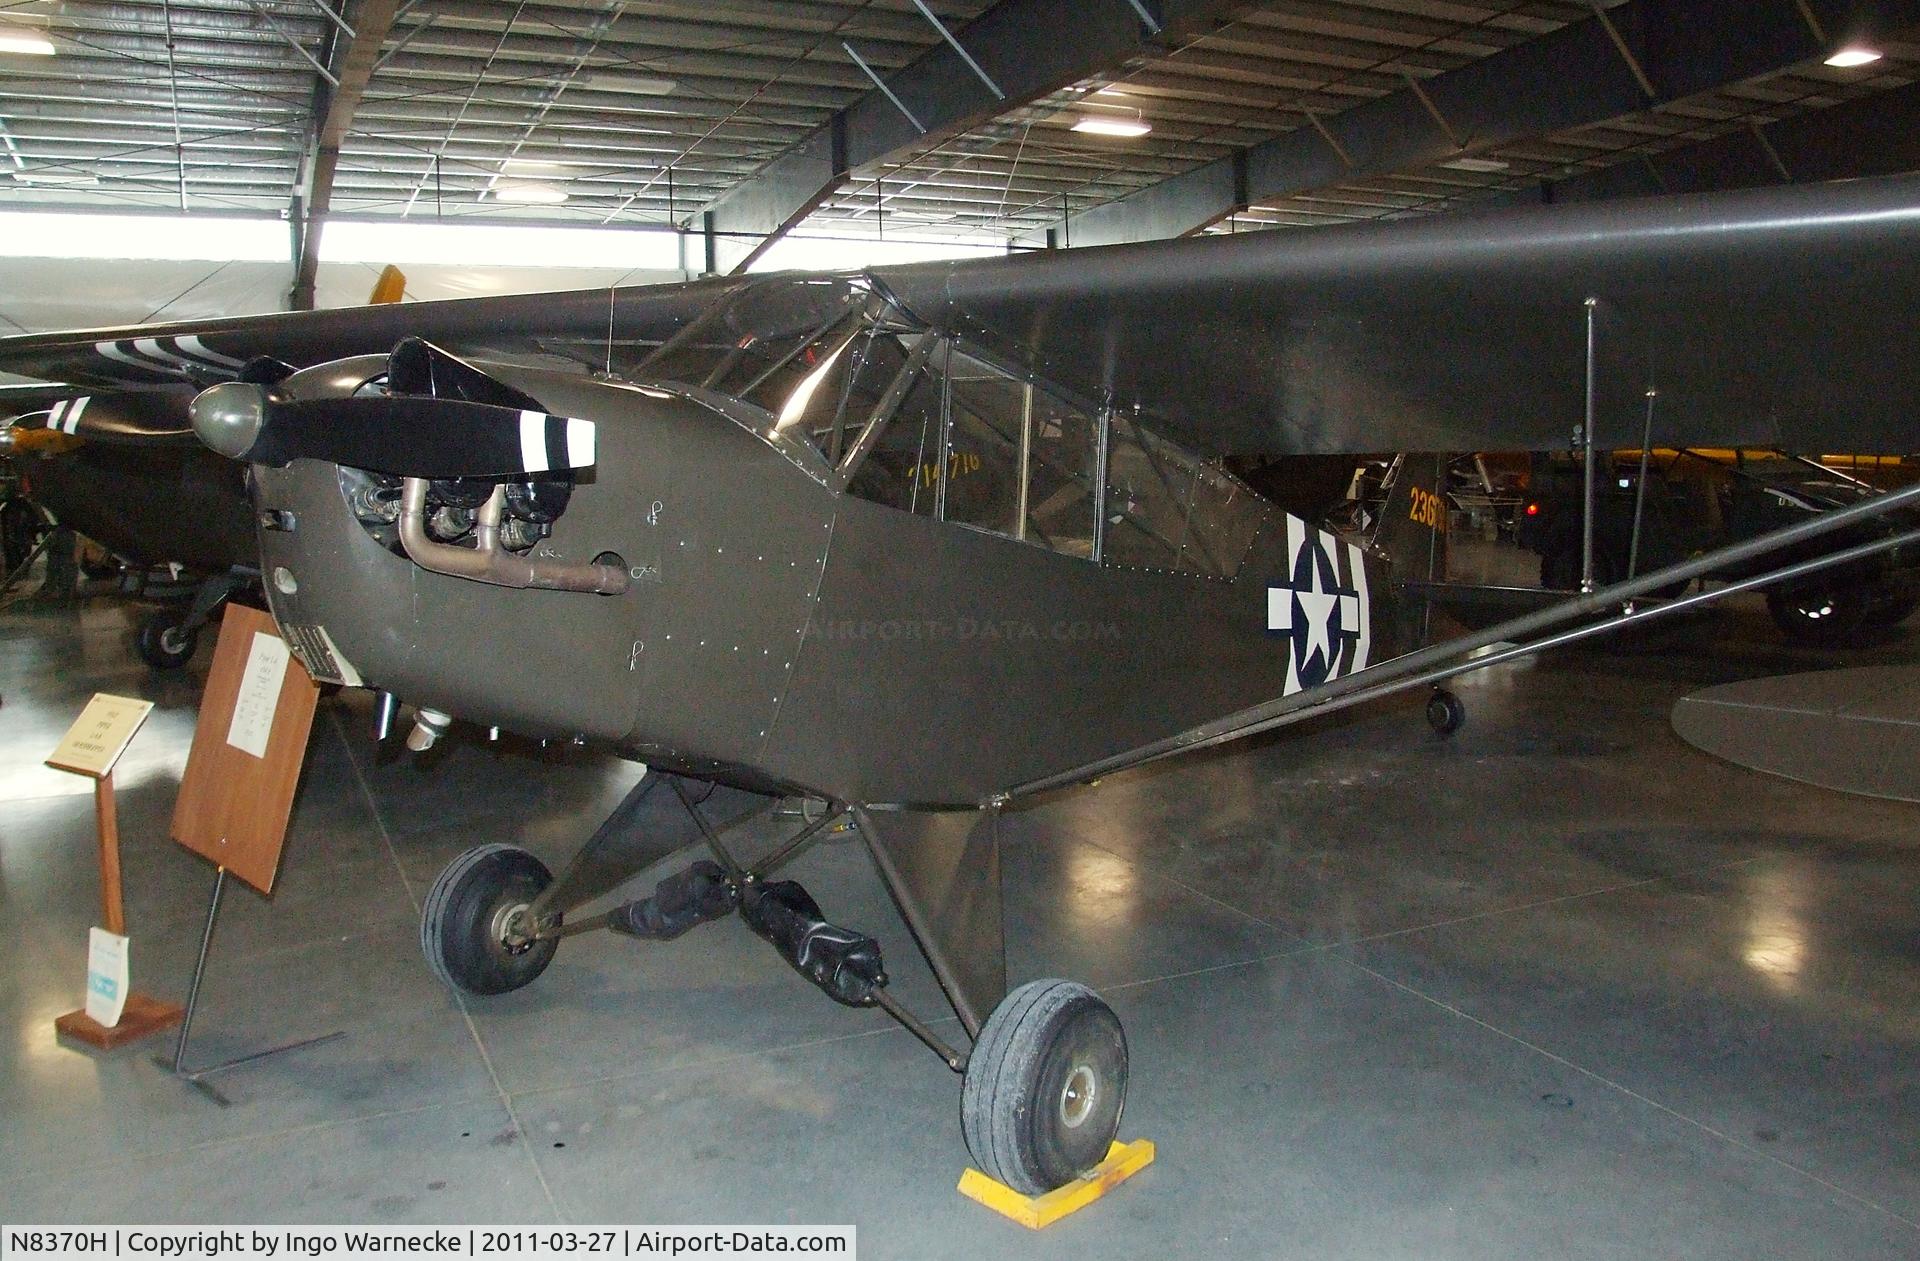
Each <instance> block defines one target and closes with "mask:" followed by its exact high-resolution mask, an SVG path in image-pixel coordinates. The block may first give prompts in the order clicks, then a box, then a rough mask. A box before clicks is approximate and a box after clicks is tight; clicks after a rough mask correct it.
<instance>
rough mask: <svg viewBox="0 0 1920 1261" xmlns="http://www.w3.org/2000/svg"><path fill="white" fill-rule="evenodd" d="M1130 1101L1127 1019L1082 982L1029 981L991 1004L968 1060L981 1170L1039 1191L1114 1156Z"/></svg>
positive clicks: (963, 1122) (968, 1117) (966, 1103)
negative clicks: (1109, 1152) (1110, 1149)
mask: <svg viewBox="0 0 1920 1261" xmlns="http://www.w3.org/2000/svg"><path fill="white" fill-rule="evenodd" d="M1126 1101H1127V1038H1126V1034H1125V1033H1123V1032H1122V1031H1121V1029H1120V1018H1119V1017H1118V1016H1115V1015H1114V1014H1113V1009H1112V1008H1110V1007H1108V1006H1107V1005H1106V1004H1105V1003H1104V1002H1102V1001H1100V997H1099V995H1097V994H1095V993H1094V992H1093V991H1092V990H1090V989H1088V988H1087V987H1086V986H1084V985H1081V984H1078V983H1076V982H1074V981H1061V980H1045V981H1031V982H1028V983H1027V984H1025V985H1022V986H1021V987H1020V988H1019V989H1017V990H1015V991H1013V993H1011V994H1009V995H1007V996H1006V998H1004V999H1002V1000H1001V1002H1000V1005H999V1006H998V1007H996V1008H994V1009H993V1014H992V1015H991V1016H989V1017H988V1018H987V1023H986V1025H985V1026H984V1027H983V1028H982V1029H981V1030H980V1037H979V1039H978V1040H977V1041H976V1042H975V1043H974V1045H973V1054H972V1055H971V1056H970V1057H969V1058H968V1060H967V1072H966V1080H965V1084H964V1085H963V1086H962V1088H961V1091H960V1128H961V1131H962V1133H964V1134H965V1135H966V1140H967V1150H968V1151H970V1152H972V1153H973V1159H974V1163H976V1164H977V1165H979V1167H980V1171H981V1172H982V1173H984V1174H986V1175H987V1176H988V1177H990V1178H995V1179H997V1180H999V1181H1000V1182H1003V1183H1005V1184H1006V1185H1007V1186H1010V1187H1012V1188H1013V1189H1014V1190H1016V1191H1019V1192H1021V1193H1022V1194H1025V1195H1040V1194H1043V1193H1044V1192H1047V1191H1051V1190H1053V1189H1054V1188H1055V1187H1058V1186H1062V1185H1064V1184H1066V1183H1068V1182H1071V1181H1072V1180H1073V1179H1075V1178H1077V1177H1079V1176H1080V1175H1081V1174H1084V1173H1086V1172H1087V1171H1088V1170H1090V1169H1092V1168H1093V1167H1094V1166H1096V1165H1098V1164H1099V1163H1100V1162H1101V1161H1103V1160H1105V1159H1106V1157H1107V1148H1108V1147H1109V1146H1111V1145H1112V1143H1113V1136H1114V1134H1115V1133H1117V1132H1118V1131H1119V1129H1120V1109H1121V1108H1122V1107H1123V1106H1124V1105H1125V1103H1126Z"/></svg>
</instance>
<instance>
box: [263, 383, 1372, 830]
mask: <svg viewBox="0 0 1920 1261" xmlns="http://www.w3.org/2000/svg"><path fill="white" fill-rule="evenodd" d="M383 367H384V361H382V360H380V359H371V358H370V359H363V360H358V361H348V362H346V363H343V364H338V365H328V366H326V367H324V368H321V369H315V370H312V371H310V372H308V373H303V374H300V375H298V376H295V377H293V378H291V379H290V380H288V381H287V382H284V383H283V387H282V388H284V389H286V390H287V391H289V392H290V393H292V394H294V395H297V396H300V395H302V392H303V391H305V392H307V394H306V395H305V396H313V395H314V394H315V393H317V394H318V396H321V397H327V396H333V397H346V396H349V395H350V394H351V393H352V392H354V390H355V389H358V388H365V387H364V386H363V385H361V384H360V383H362V382H365V381H368V380H372V379H374V378H375V377H376V375H377V374H378V373H379V372H380V371H381V370H382V369H383ZM490 370H491V371H497V372H499V373H500V375H501V377H502V378H503V379H504V380H507V381H510V382H511V383H512V385H513V386H514V387H516V388H518V389H520V390H523V391H525V392H527V393H528V394H530V395H532V396H534V397H537V398H538V400H539V401H540V403H541V404H542V405H543V406H544V407H545V408H547V409H548V410H549V411H550V412H554V413H556V414H563V415H568V416H575V417H583V418H586V419H589V420H592V421H593V422H595V424H596V426H597V429H598V458H597V462H596V464H595V466H594V467H593V469H592V470H590V471H589V472H588V473H586V474H585V475H583V476H580V477H578V478H576V479H575V482H574V484H573V487H572V494H571V499H570V501H569V503H568V505H567V507H566V509H565V511H564V512H563V513H562V514H561V515H560V516H559V517H558V519H557V520H555V521H554V522H553V523H552V524H551V527H550V532H549V533H548V534H547V536H546V537H545V538H543V539H541V540H540V541H539V543H538V544H537V545H536V546H534V547H532V548H531V549H530V551H529V554H530V555H531V556H533V557H535V558H538V559H540V560H543V561H549V562H553V563H556V564H583V563H587V562H591V561H596V560H598V561H601V562H603V563H618V564H619V565H621V566H623V567H624V568H625V569H626V570H627V572H628V574H629V575H630V577H631V582H630V584H629V585H628V587H627V589H626V590H625V591H623V592H621V593H620V594H617V595H611V596H607V595H597V594H590V593H581V592H560V591H546V590H528V589H512V588H508V587H503V586H496V585H490V584H488V583H484V582H479V581H474V580H472V579H469V578H462V577H455V576H451V575H449V574H443V573H436V572H431V571H430V570H429V569H427V568H424V567H422V566H421V565H420V564H416V563H415V562H414V561H413V560H412V559H410V558H409V556H408V555H407V554H405V553H404V551H403V549H402V548H400V547H399V546H397V545H395V544H394V543H393V542H392V540H391V538H390V537H388V536H386V535H383V534H382V532H381V530H380V529H379V528H378V527H377V526H375V527H373V528H370V527H369V525H368V522H367V520H365V519H363V518H364V517H365V514H364V512H357V511H356V508H355V506H354V503H353V502H350V496H349V490H350V489H351V488H352V487H353V486H354V485H355V477H356V475H355V474H354V473H352V472H351V471H343V469H342V468H341V467H340V466H339V465H336V464H332V463H329V462H325V461H322V460H314V459H297V460H294V461H293V462H292V463H290V464H289V465H288V466H286V467H285V468H277V469H276V468H269V467H264V466H255V467H254V468H253V470H252V474H251V485H252V488H253V494H254V500H255V506H256V508H257V509H258V510H259V511H258V513H257V516H258V518H259V519H260V520H261V521H262V522H263V523H265V524H263V526H262V528H261V530H260V538H259V541H260V549H261V558H262V563H263V566H264V572H265V574H266V575H267V583H266V586H267V593H268V598H269V601H270V602H271V605H272V608H273V611H274V613H275V616H276V617H277V618H278V620H279V621H280V623H281V625H282V627H283V628H284V629H285V630H286V631H287V633H288V636H289V639H290V641H291V642H293V643H294V644H295V645H296V647H297V648H298V647H301V646H303V645H304V646H306V647H307V648H308V649H309V651H308V652H305V653H303V655H304V656H306V658H307V660H308V663H309V665H310V666H313V667H315V668H316V672H318V673H320V674H322V675H323V676H325V677H333V678H336V679H339V680H341V681H345V682H349V683H364V684H366V685H368V686H374V687H378V688H381V689H384V690H388V691H391V692H394V693H396V694H397V695H399V696H401V697H402V698H403V699H405V700H407V701H409V702H412V703H415V704H418V705H422V706H428V707H431V708H433V709H436V710H440V711H443V712H446V713H449V714H452V715H454V716H456V717H458V718H461V719H465V720H468V721H472V722H475V723H479V724H482V725H497V726H501V727H506V728H508V729H512V730H517V731H520V732H523V733H526V734H531V735H539V736H562V737H564V736H572V735H582V736H585V737H587V738H589V739H592V740H595V741H600V742H605V743H608V744H611V745H612V746H614V747H615V748H617V749H619V750H620V751H621V752H622V753H624V754H626V755H628V756H631V757H635V758H638V759H641V760H644V761H647V762H649V763H651V764H655V765H659V766H662V767H666V768H670V769H674V770H678V771H682V772H686V773H691V774H695V775H704V776H709V777H713V778H719V779H726V780H729V781H731V782H736V783H741V784H744V785H748V786H755V787H761V788H782V789H796V790H803V791H807V792H812V793H818V794H822V795H826V796H830V797H833V798H836V799H840V800H846V801H863V802H874V803H879V802H887V803H895V802H897V803H913V804H956V805H957V804H973V803H977V802H978V801H980V800H982V799H984V798H986V797H988V796H990V795H992V794H993V793H994V792H996V791H998V790H1000V789H1002V788H1005V787H1007V786H1010V785H1012V784H1015V783H1019V782H1022V781H1025V780H1030V779H1034V778H1038V777H1040V776H1042V775H1045V774H1049V773H1052V772H1056V771H1060V770H1063V769H1067V768H1071V767H1073V766H1076V765H1080V764H1083V763H1085V762H1088V761H1091V760H1093V759H1096V758H1098V757H1101V756H1104V755H1107V754H1111V753H1115V752H1118V751H1122V750H1124V749H1127V748H1130V747H1133V746H1135V745H1138V744H1141V743H1144V742H1147V741H1149V740H1153V739H1156V738H1159V737H1163V736H1166V735H1168V734H1171V733H1174V732H1177V731H1180V730H1183V729H1185V728H1187V727H1189V726H1192V725H1194V724H1196V723H1199V722H1202V721H1205V720H1206V719H1208V718H1211V717H1214V716H1217V715H1220V714H1223V713H1227V712H1230V711H1232V710H1235V709H1237V708H1240V707H1242V706H1244V705H1247V704H1250V703H1253V702H1255V701H1258V700H1261V699H1264V698H1268V697H1272V696H1277V695H1281V694H1283V693H1285V692H1289V691H1293V690H1298V689H1299V688H1300V687H1303V686H1310V685H1312V684H1313V683H1314V682H1317V681H1319V680H1320V679H1322V678H1325V677H1330V676H1332V675H1337V674H1343V673H1349V672H1351V671H1353V670H1355V669H1358V668H1360V667H1361V666H1363V665H1364V664H1365V662H1366V661H1367V659H1368V655H1369V653H1371V654H1372V655H1373V657H1374V659H1379V657H1380V656H1381V655H1382V653H1383V650H1384V648H1385V647H1386V645H1385V644H1384V643H1382V642H1380V641H1381V638H1382V636H1387V637H1391V636H1390V632H1388V631H1387V630H1386V629H1385V628H1384V627H1382V626H1381V625H1380V624H1379V619H1377V618H1374V617H1372V616H1371V610H1370V597H1369V593H1370V592H1377V591H1379V590H1381V588H1382V584H1381V581H1380V577H1381V575H1380V574H1379V572H1378V571H1377V570H1376V571H1374V572H1371V573H1370V572H1369V569H1370V566H1371V561H1369V560H1368V559H1367V558H1365V557H1364V556H1363V553H1362V551H1361V549H1359V548H1357V547H1354V546H1352V545H1350V544H1347V543H1343V542H1341V541H1339V540H1336V539H1335V538H1334V537H1333V536H1331V535H1328V534H1324V533H1322V532H1319V531H1317V530H1314V529H1312V528H1310V527H1308V526H1306V525H1305V524H1304V523H1302V522H1300V521H1299V520H1298V519H1295V518H1289V517H1287V516H1286V515H1285V514H1283V513H1281V512H1279V511H1277V510H1275V509H1273V508H1272V507H1271V506H1270V505H1267V504H1265V503H1264V502H1263V501H1257V500H1256V499H1254V497H1253V496H1252V494H1251V492H1250V491H1247V490H1246V489H1245V488H1244V487H1240V486H1237V485H1235V484H1233V483H1232V482H1231V481H1230V480H1228V479H1225V478H1224V477H1216V476H1214V475H1213V474H1211V473H1209V474H1208V475H1207V476H1206V480H1205V485H1204V487H1197V483H1196V487H1190V491H1189V498H1190V500H1191V502H1190V503H1189V504H1188V505H1187V511H1186V518H1187V525H1186V526H1185V527H1183V528H1188V527H1192V528H1193V529H1194V531H1195V538H1196V540H1197V539H1198V538H1199V532H1198V528H1197V525H1196V519H1197V518H1199V517H1202V516H1205V517H1208V519H1209V521H1211V520H1212V518H1213V517H1218V516H1221V514H1220V513H1219V512H1217V511H1216V508H1217V506H1218V505H1217V504H1215V503H1214V501H1215V500H1218V501H1219V502H1220V503H1227V502H1229V501H1230V502H1231V503H1232V504H1233V506H1234V512H1233V514H1232V516H1233V520H1234V522H1236V523H1237V524H1236V527H1235V530H1234V531H1233V532H1231V533H1228V532H1223V533H1221V534H1219V536H1218V537H1215V538H1214V539H1213V540H1212V542H1213V547H1212V549H1211V554H1209V555H1207V556H1206V560H1205V563H1204V564H1202V563H1201V562H1200V561H1199V560H1197V559H1195V558H1193V557H1191V556H1189V555H1188V552H1187V550H1186V549H1187V545H1186V544H1181V545H1178V546H1177V547H1176V546H1175V545H1173V544H1171V543H1165V544H1163V546H1165V548H1166V551H1165V555H1164V557H1162V559H1163V560H1164V561H1165V562H1166V563H1163V564H1153V563H1145V560H1143V558H1142V556H1141V548H1140V547H1138V546H1133V547H1132V548H1131V552H1130V553H1129V547H1128V546H1127V545H1125V544H1124V540H1122V539H1121V538H1120V537H1118V532H1120V531H1123V530H1124V529H1126V528H1128V525H1127V517H1126V514H1127V513H1128V512H1129V511H1135V512H1145V511H1146V507H1145V506H1144V505H1143V504H1141V503H1139V502H1137V500H1138V499H1141V498H1145V497H1146V495H1145V492H1144V491H1143V490H1141V489H1139V488H1135V487H1129V486H1116V487H1115V488H1114V489H1113V490H1112V491H1111V493H1103V494H1101V495H1096V496H1094V497H1093V498H1095V499H1101V500H1105V501H1107V502H1106V503H1105V505H1104V507H1103V508H1102V511H1103V512H1106V513H1108V514H1109V515H1110V516H1111V517H1112V520H1110V521H1108V522H1107V523H1106V529H1105V534H1106V538H1105V540H1104V544H1105V546H1104V547H1102V548H1100V549H1099V550H1100V551H1102V552H1104V553H1105V554H1104V555H1102V556H1100V557H1099V558H1096V557H1095V556H1094V555H1080V554H1076V552H1077V551H1078V550H1079V548H1078V545H1077V544H1073V543H1071V542H1069V541H1067V540H1064V539H1062V538H1058V537H1055V538H1053V539H1052V542H1053V544H1054V545H1053V546H1043V545H1041V544H1040V543H1038V542H1036V541H1035V540H1034V539H1032V538H1028V539H1021V538H1018V537H1014V535H1015V534H1017V533H1019V530H1018V529H1017V528H1006V529H993V528H986V527H983V526H981V525H978V524H969V523H965V522H960V521H955V520H952V519H942V518H943V515H944V516H947V517H949V518H950V517H951V516H954V515H968V514H971V515H972V516H973V518H974V519H975V520H979V519H980V517H981V514H982V513H983V512H985V511H986V509H985V508H984V507H983V504H985V503H986V502H987V500H988V499H990V498H991V496H988V495H986V494H985V493H984V492H983V491H982V490H981V486H983V485H984V484H985V483H984V481H983V482H982V483H977V484H976V485H975V486H974V487H973V488H971V489H969V490H967V491H965V492H964V493H963V492H962V491H961V490H960V489H959V488H958V487H959V483H958V480H957V479H958V477H959V475H960V474H959V472H958V470H961V469H963V468H969V469H971V471H972V473H973V474H974V475H976V476H984V472H985V465H984V463H981V462H979V461H978V455H979V453H978V451H977V450H970V449H969V448H968V447H967V445H966V444H965V443H961V444H958V445H957V446H956V447H955V450H954V451H950V453H949V459H948V460H947V461H943V462H939V463H937V464H935V465H933V466H932V467H931V469H930V468H929V467H928V462H926V461H914V462H913V463H912V464H911V466H909V467H906V468H904V469H902V468H898V467H896V468H893V469H892V471H891V472H889V473H888V474H887V475H886V476H887V477H888V478H894V479H897V478H900V477H905V478H907V479H909V480H910V481H913V482H916V483H920V484H922V485H933V486H935V487H936V488H937V483H938V482H939V481H940V480H941V479H942V478H943V477H953V478H955V479H956V480H955V481H954V483H953V484H952V485H950V486H948V487H947V488H946V493H945V494H942V495H940V496H938V498H939V499H940V500H941V501H942V503H941V505H940V506H941V507H943V508H944V510H945V511H944V513H943V512H940V511H926V510H924V507H925V506H924V505H919V504H917V503H916V504H912V505H910V506H896V505H895V504H892V503H888V502H881V501H880V500H883V499H887V498H896V496H895V490H897V489H898V488H897V487H894V488H891V489H890V488H889V487H888V486H887V485H886V484H883V483H882V482H880V481H876V480H875V477H874V476H869V477H868V478H867V479H866V480H864V481H862V479H860V478H858V477H852V478H849V477H847V476H846V475H845V474H844V472H843V471H842V470H838V469H836V468H834V467H833V466H832V465H831V464H830V463H829V462H828V461H826V460H824V459H822V458H820V457H819V456H818V454H817V453H816V452H814V451H813V449H812V448H810V447H808V446H806V445H804V444H797V443H796V442H795V441H793V440H792V436H791V435H790V434H782V433H779V432H777V431H776V428H775V427H774V426H772V425H770V423H769V422H770V421H771V419H772V418H771V417H770V416H769V415H768V414H767V413H766V412H764V411H761V410H759V409H756V408H753V407H750V406H748V405H746V404H744V403H741V402H740V401H739V400H738V399H731V398H728V397H725V396H720V395H715V394H712V393H710V392H706V391H703V390H701V389H699V388H694V387H688V386H685V385H683V384H663V385H660V386H634V385H630V384H614V383H608V382H603V381H596V380H593V379H590V378H586V377H578V376H571V377H570V376H562V375H559V374H551V373H543V372H534V371H531V370H524V369H510V368H504V367H501V368H492V367H490ZM1032 411H1033V409H1032V407H1031V406H1029V408H1028V414H1029V415H1031V413H1032ZM975 445H976V447H977V446H978V445H979V444H977V443H976V444H975ZM1109 445H1111V444H1109ZM1157 450H1158V456H1157V463H1158V465H1159V468H1160V472H1159V473H1156V474H1155V476H1156V477H1159V478H1160V480H1162V481H1163V482H1164V481H1165V480H1166V479H1165V476H1164V474H1165V472H1166V468H1167V462H1168V461H1171V460H1172V459H1173V458H1174V453H1173V452H1172V451H1171V449H1167V448H1158V449H1157ZM1113 458H1114V457H1113V453H1112V451H1111V450H1109V453H1108V461H1109V465H1110V466H1111V461H1112V459H1113ZM882 463H883V464H884V460H883V461H882ZM1030 467H1033V466H1032V465H1031V462H1030ZM1146 467H1147V466H1146V465H1144V464H1143V465H1142V468H1146ZM1193 476H1195V477H1196V478H1197V476H1198V475H1197V474H1194V475H1193ZM1108 477H1109V478H1112V474H1111V473H1109V475H1108ZM1056 480H1060V481H1062V482H1070V481H1071V478H1070V477H1067V476H1065V475H1063V476H1062V477H1061V478H1059V479H1056ZM1106 480H1107V479H1103V480H1102V482H1101V485H1102V486H1104V485H1105V482H1106ZM1002 489H1004V487H1002ZM863 492H864V493H863ZM1063 493H1065V494H1066V495H1067V496H1068V497H1069V498H1071V496H1072V493H1073V488H1072V486H1071V485H1068V486H1066V488H1065V491H1064V492H1063V491H1062V490H1060V489H1056V490H1055V491H1054V492H1053V498H1055V499H1059V498H1060V497H1061V495H1062V494H1063ZM1209 496H1211V498H1209ZM1242 496H1245V497H1246V498H1245V499H1242V498H1241V497H1242ZM1122 498H1124V499H1126V500H1127V502H1125V503H1121V502H1117V500H1118V499H1122ZM1203 500H1204V501H1206V502H1205V503H1204V504H1203V502H1202V501H1203ZM359 502H360V503H361V504H362V506H364V502H365V500H364V497H362V499H361V500H359ZM1029 507H1030V508H1031V505H1029ZM1091 507H1093V505H1091V504H1090V505H1089V508H1091ZM1035 519H1036V520H1037V517H1036V518H1035ZM1088 525H1089V526H1090V527H1091V525H1092V518H1091V515H1089V516H1088ZM1143 537H1144V535H1143ZM1193 546H1195V547H1196V548H1198V550H1199V552H1200V553H1206V552H1208V549H1207V548H1206V547H1205V546H1204V545H1203V544H1202V543H1201V542H1198V541H1196V542H1195V543H1194V544H1193ZM1129 554H1130V555H1131V557H1132V563H1129V560H1128V556H1129ZM1148 559H1151V558H1148ZM1274 584H1281V585H1282V588H1283V589H1282V591H1281V593H1280V595H1279V597H1278V600H1279V604H1280V605H1282V606H1284V607H1282V608H1281V609H1280V611H1279V612H1278V613H1277V614H1276V612H1275V597H1274V595H1273V594H1272V591H1271V588H1272V587H1273V586H1274ZM1289 584H1293V585H1297V586H1298V587H1299V598H1298V599H1297V600H1296V599H1295V598H1294V595H1293V593H1292V591H1291V589H1290V588H1289ZM1276 618H1277V621H1276ZM1296 631H1297V633H1296ZM329 659H330V660H329Z"/></svg>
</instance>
